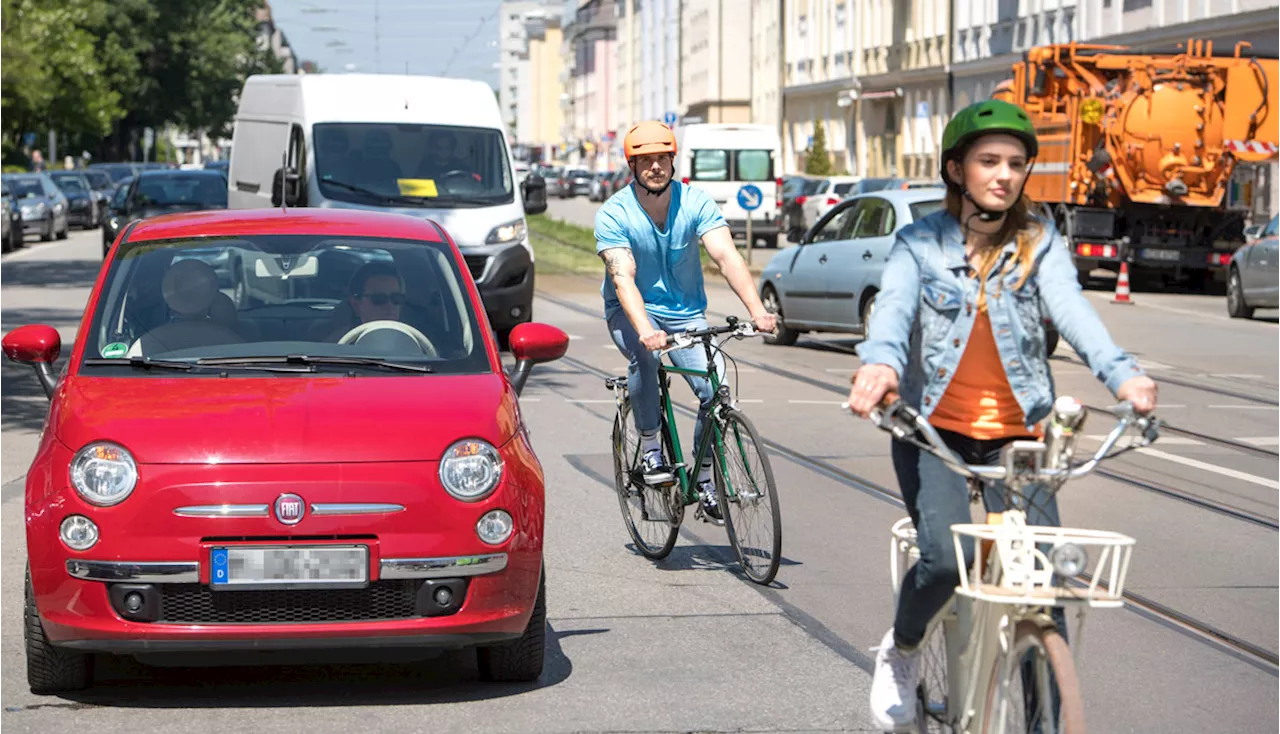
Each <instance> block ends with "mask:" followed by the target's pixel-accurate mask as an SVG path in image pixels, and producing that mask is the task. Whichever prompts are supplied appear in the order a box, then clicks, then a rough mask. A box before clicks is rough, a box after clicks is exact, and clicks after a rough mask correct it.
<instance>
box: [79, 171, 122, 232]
mask: <svg viewBox="0 0 1280 734" xmlns="http://www.w3.org/2000/svg"><path fill="white" fill-rule="evenodd" d="M81 173H83V174H84V177H85V179H87V180H88V181H89V187H90V188H92V189H93V193H94V197H95V198H96V200H97V201H96V206H97V209H98V221H99V222H105V221H107V210H108V209H109V208H110V204H111V195H112V194H113V193H115V190H116V182H115V181H114V180H113V179H112V178H111V176H110V175H109V174H108V173H107V172H106V171H100V170H98V169H96V168H86V169H84V170H83V171H81Z"/></svg>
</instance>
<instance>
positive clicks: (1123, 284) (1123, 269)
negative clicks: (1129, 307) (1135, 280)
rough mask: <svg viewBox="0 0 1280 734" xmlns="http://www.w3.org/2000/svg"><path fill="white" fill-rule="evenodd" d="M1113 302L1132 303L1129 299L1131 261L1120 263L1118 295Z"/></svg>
mask: <svg viewBox="0 0 1280 734" xmlns="http://www.w3.org/2000/svg"><path fill="white" fill-rule="evenodd" d="M1111 302H1112V303H1126V304H1132V303H1133V301H1131V300H1130V299H1129V263H1127V262H1121V263H1120V277H1118V278H1116V295H1115V298H1113V299H1111Z"/></svg>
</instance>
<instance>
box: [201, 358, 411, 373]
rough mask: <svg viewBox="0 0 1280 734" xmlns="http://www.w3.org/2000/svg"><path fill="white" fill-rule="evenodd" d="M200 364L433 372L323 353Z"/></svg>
mask: <svg viewBox="0 0 1280 734" xmlns="http://www.w3.org/2000/svg"><path fill="white" fill-rule="evenodd" d="M196 364H200V365H252V364H292V365H317V364H326V365H331V364H336V365H359V366H361V367H381V368H383V369H389V370H398V371H400V372H421V373H429V372H435V370H433V369H431V368H430V367H428V366H427V365H425V364H405V363H403V362H392V361H389V360H385V359H379V358H378V357H330V356H325V355H318V354H317V355H310V354H286V355H283V356H272V357H204V358H202V359H198V360H196Z"/></svg>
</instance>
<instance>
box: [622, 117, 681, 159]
mask: <svg viewBox="0 0 1280 734" xmlns="http://www.w3.org/2000/svg"><path fill="white" fill-rule="evenodd" d="M622 149H623V152H625V153H626V156H627V162H628V163H629V162H631V159H632V158H634V157H636V156H638V155H649V154H651V153H670V154H672V155H675V153H676V134H675V133H673V132H671V128H669V127H667V126H666V125H664V124H662V123H661V122H658V121H657V120H645V121H644V122H638V123H636V124H635V125H634V126H633V127H632V128H631V129H630V130H628V131H627V136H626V137H625V138H623V139H622Z"/></svg>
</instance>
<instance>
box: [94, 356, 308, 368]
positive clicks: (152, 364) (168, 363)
mask: <svg viewBox="0 0 1280 734" xmlns="http://www.w3.org/2000/svg"><path fill="white" fill-rule="evenodd" d="M202 362H203V360H196V361H195V362H183V361H181V360H176V359H152V358H151V357H129V358H128V359H98V358H93V359H86V360H85V361H84V364H85V366H86V367H122V366H124V365H128V366H130V367H133V368H134V369H142V370H175V371H179V372H190V371H191V370H194V369H200V368H202V367H206V366H209V365H205V364H202ZM227 366H229V367H233V368H237V369H246V370H254V369H256V370H268V371H270V372H315V369H314V368H312V367H307V366H304V365H297V366H292V365H290V366H258V367H254V366H252V365H248V364H245V365H236V364H231V365H227Z"/></svg>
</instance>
